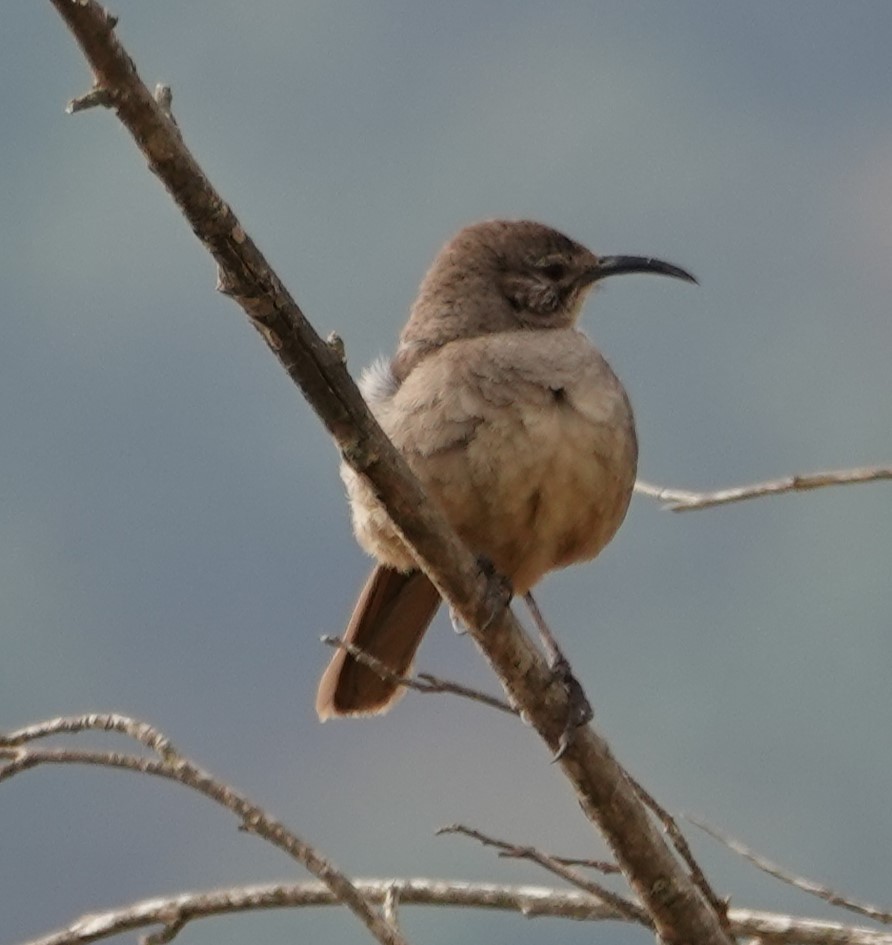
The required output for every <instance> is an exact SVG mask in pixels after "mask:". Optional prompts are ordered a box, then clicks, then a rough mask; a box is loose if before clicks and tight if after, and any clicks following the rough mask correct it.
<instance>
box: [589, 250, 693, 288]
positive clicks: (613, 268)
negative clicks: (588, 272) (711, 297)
mask: <svg viewBox="0 0 892 945" xmlns="http://www.w3.org/2000/svg"><path fill="white" fill-rule="evenodd" d="M626 272H654V273H656V274H657V275H660V276H673V277H674V278H675V279H684V281H685V282H693V283H694V285H699V283H698V282H697V280H696V279H695V278H694V276H692V275H691V274H690V273H689V272H688V271H687V270H685V269H682V268H681V267H680V266H673V265H672V263H667V262H663V260H662V259H653V258H652V257H650V256H600V257H598V266H597V268H596V269H594V270H593V271H592V281H593V282H595V281H597V280H598V279H604V278H606V277H607V276H620V275H622V274H623V273H626Z"/></svg>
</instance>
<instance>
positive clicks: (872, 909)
mask: <svg viewBox="0 0 892 945" xmlns="http://www.w3.org/2000/svg"><path fill="white" fill-rule="evenodd" d="M686 820H688V821H690V823H692V824H693V825H694V826H695V827H699V828H700V829H701V830H702V831H703V832H704V833H706V834H708V835H709V836H710V837H712V839H713V840H717V841H718V842H719V843H721V844H724V845H725V846H726V847H727V848H728V849H729V850H733V851H734V852H735V853H738V854H739V855H740V856H742V857H743V858H744V859H745V860H748V861H749V862H750V863H752V864H753V866H755V867H757V868H758V869H760V870H762V872H763V873H767V874H768V875H769V876H773V877H774V878H775V879H779V880H780V881H781V882H782V883H788V884H789V885H790V886H794V887H795V888H796V889H801V890H802V891H803V892H806V893H808V894H809V895H811V896H817V897H818V899H823V900H824V902H829V903H830V905H831V906H839V907H840V908H841V909H848V910H849V911H850V912H857V913H858V914H859V915H863V916H867V918H869V919H874V920H875V921H876V922H882V923H883V924H884V925H892V912H890V911H889V910H888V909H881V908H880V907H879V906H872V905H870V903H867V902H860V901H859V900H857V899H851V898H849V897H847V896H843V895H842V893H839V892H837V891H836V890H835V889H831V888H830V887H829V886H824V885H823V884H822V883H816V882H815V881H814V880H813V879H806V877H804V876H797V875H796V874H795V873H792V872H791V871H790V870H785V869H784V868H783V867H782V866H778V865H777V864H776V863H772V862H771V860H769V859H768V858H767V857H764V856H762V855H761V854H759V853H755V852H754V851H753V850H751V849H750V848H749V847H748V846H745V845H744V844H742V843H741V842H740V841H739V840H735V839H734V837H731V836H729V835H728V834H726V833H724V832H722V831H721V830H718V829H717V828H715V827H713V826H711V825H710V824H707V823H706V822H705V821H702V820H699V819H698V818H696V817H691V816H690V815H688V816H687V817H686Z"/></svg>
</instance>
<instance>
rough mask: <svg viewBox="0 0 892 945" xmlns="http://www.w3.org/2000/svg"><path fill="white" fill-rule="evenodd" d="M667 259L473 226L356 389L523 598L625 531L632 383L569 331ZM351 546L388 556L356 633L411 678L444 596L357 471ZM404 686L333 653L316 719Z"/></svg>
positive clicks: (363, 597)
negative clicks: (596, 301)
mask: <svg viewBox="0 0 892 945" xmlns="http://www.w3.org/2000/svg"><path fill="white" fill-rule="evenodd" d="M626 272H654V273H661V274H663V275H668V276H675V277H677V278H680V279H685V280H687V281H689V282H695V281H696V280H695V279H694V277H693V276H691V275H690V274H689V273H687V272H685V270H683V269H679V268H678V267H677V266H673V265H671V264H669V263H666V262H662V261H661V260H659V259H650V258H641V257H637V256H596V255H595V254H594V253H592V252H590V251H589V250H587V249H586V248H585V247H583V246H580V245H579V244H578V243H576V242H574V241H573V240H571V239H569V238H568V237H566V236H564V235H562V234H561V233H558V232H556V231H555V230H552V229H550V228H549V227H547V226H543V225H542V224H540V223H533V222H530V221H511V222H509V221H501V220H494V221H487V222H484V223H478V224H476V225H474V226H469V227H467V228H466V229H464V230H462V231H461V232H460V233H458V235H457V236H455V237H454V238H453V239H452V240H451V241H450V242H449V243H447V244H446V246H445V247H444V248H443V249H442V250H441V252H440V253H439V255H438V256H437V257H436V259H435V260H434V262H433V265H432V266H431V268H430V269H429V271H428V273H427V275H426V276H425V278H424V281H423V282H422V284H421V289H420V291H419V294H418V298H417V299H416V301H415V304H414V305H413V307H412V311H411V314H410V317H409V321H408V323H407V324H406V326H405V328H404V329H403V332H402V334H401V336H400V341H399V347H398V348H397V352H396V356H395V357H394V358H393V360H392V361H391V362H390V363H389V364H387V363H385V362H383V361H382V362H379V363H376V364H375V365H373V366H372V367H371V368H370V369H369V370H367V371H366V372H365V373H364V374H363V376H362V378H361V381H360V387H361V389H362V391H363V394H364V396H365V397H366V400H367V401H368V404H369V407H370V408H371V410H372V412H373V413H374V414H375V416H376V418H377V419H378V421H379V423H380V424H381V426H382V427H383V428H384V431H385V433H387V435H388V436H389V437H390V438H391V440H393V442H394V444H395V445H396V447H397V449H398V450H399V451H400V452H401V453H402V454H403V456H405V458H406V460H407V461H408V463H409V466H410V467H411V468H412V471H413V472H414V473H415V475H416V476H418V478H419V479H420V480H421V483H422V484H423V486H424V488H425V491H426V492H427V494H428V495H429V496H430V497H431V499H432V500H433V501H435V502H436V503H438V505H439V506H440V508H441V509H442V511H443V513H444V514H445V516H446V518H447V519H448V521H449V522H450V523H451V524H452V526H453V527H454V528H455V529H456V531H457V532H458V534H459V535H460V536H461V538H462V539H463V540H464V541H465V543H466V544H467V545H468V546H469V547H470V548H471V549H472V550H473V551H474V552H476V553H477V554H479V555H481V556H483V557H485V558H486V559H488V560H489V561H490V562H491V563H492V564H493V565H494V567H495V568H496V570H497V571H498V572H499V573H500V574H502V575H504V576H505V577H506V578H507V579H508V580H509V581H510V584H511V587H512V589H513V591H514V593H516V594H525V593H527V592H528V591H529V589H530V588H531V587H532V586H533V585H534V584H535V583H536V582H537V581H538V580H539V579H540V578H541V577H542V576H543V575H544V574H546V573H547V572H548V571H552V570H554V569H556V568H562V567H565V566H566V565H568V564H573V563H574V562H577V561H586V560H589V559H591V558H594V557H595V555H597V554H598V552H600V551H601V549H602V548H603V547H604V546H605V545H606V544H607V543H608V542H609V541H610V539H611V538H612V537H613V536H614V534H615V533H616V530H617V529H618V528H619V526H620V524H621V523H622V520H623V518H624V517H625V514H626V509H627V508H628V505H629V500H630V498H631V495H632V487H633V485H634V483H635V472H636V466H637V458H638V444H637V440H636V437H635V424H634V420H633V417H632V408H631V407H630V405H629V400H628V398H627V396H626V392H625V390H624V389H623V386H622V384H621V383H620V382H619V380H618V379H617V377H616V375H615V374H614V373H613V371H612V370H611V369H610V366H609V365H608V364H607V362H606V361H605V360H604V358H603V357H602V356H601V354H600V353H599V352H598V350H597V349H596V348H595V347H594V346H593V345H592V343H591V342H590V341H589V340H588V338H587V337H586V336H585V335H584V334H583V333H582V332H581V331H579V330H578V329H577V328H576V322H577V319H578V317H579V313H580V309H581V308H582V304H583V301H584V300H585V297H586V295H587V294H588V292H589V290H590V289H591V288H592V287H593V286H594V284H595V283H596V282H597V281H598V280H600V279H603V278H605V277H606V276H612V275H617V274H619V273H626ZM341 475H342V477H343V479H344V482H345V484H346V486H347V492H348V495H349V499H350V505H351V509H352V514H353V526H354V529H355V531H356V537H357V539H358V540H359V543H360V544H361V545H362V547H363V548H364V549H365V550H366V551H368V552H369V553H370V554H371V555H372V556H373V557H375V558H376V559H377V562H378V563H377V565H376V567H375V569H374V570H373V571H372V574H371V576H370V577H369V579H368V581H367V582H366V585H365V587H364V588H363V590H362V593H361V594H360V597H359V601H358V602H357V604H356V607H355V609H354V611H353V615H352V616H351V618H350V623H349V624H348V626H347V631H346V634H345V640H346V641H348V642H349V643H352V644H354V645H355V646H357V647H359V648H360V649H361V650H363V651H364V652H365V653H368V654H370V655H371V656H373V657H376V658H377V659H378V660H380V661H381V662H382V663H383V664H384V665H386V666H387V667H389V668H390V669H391V670H392V671H393V672H394V673H395V674H397V675H405V674H406V673H407V671H408V670H409V667H410V666H411V663H412V659H413V657H414V655H415V651H416V649H417V648H418V644H419V643H420V642H421V638H422V636H423V635H424V632H425V630H426V629H427V627H428V625H429V624H430V622H431V620H432V619H433V616H434V613H435V612H436V610H437V606H438V604H439V603H440V597H439V595H438V593H437V591H436V589H435V588H434V586H433V584H431V582H430V581H429V580H428V579H427V577H426V576H425V575H424V573H423V572H422V571H420V570H419V569H418V568H417V566H416V565H415V561H414V560H413V558H412V555H411V553H410V551H409V550H408V549H407V548H406V546H405V544H404V542H403V541H402V539H401V537H400V535H399V533H398V531H397V530H396V528H395V527H394V526H393V524H392V523H391V521H390V519H389V518H388V516H387V513H386V512H385V510H384V508H383V507H382V506H381V505H380V504H379V502H378V501H377V500H376V499H375V497H374V495H373V493H372V491H371V490H370V489H369V487H368V486H367V485H366V484H365V482H363V481H362V480H361V479H360V478H359V477H358V476H357V475H356V474H355V473H354V472H353V471H352V470H351V469H350V468H349V467H347V466H346V465H345V466H342V469H341ZM402 691H403V690H402V687H400V686H399V685H398V684H396V683H395V682H393V681H391V680H386V679H382V678H381V676H380V675H379V674H377V673H376V672H375V671H374V670H373V669H371V668H370V667H368V666H365V665H362V664H361V663H359V662H357V660H355V659H354V658H353V657H352V656H350V655H349V654H348V653H347V652H346V651H345V650H344V649H339V650H338V651H337V652H336V653H335V655H334V656H333V658H332V660H331V663H330V664H329V666H328V668H327V669H326V670H325V673H324V674H323V676H322V679H321V681H320V683H319V691H318V694H317V698H316V711H317V712H318V714H319V717H320V718H321V719H323V720H324V719H327V718H331V717H333V716H342V715H369V714H376V713H381V712H385V711H387V709H389V708H390V707H391V705H393V703H394V702H395V701H396V700H397V699H398V698H399V696H400V695H401V693H402Z"/></svg>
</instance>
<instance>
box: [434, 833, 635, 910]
mask: <svg viewBox="0 0 892 945" xmlns="http://www.w3.org/2000/svg"><path fill="white" fill-rule="evenodd" d="M448 833H456V834H461V835H462V836H465V837H470V838H471V839H472V840H477V841H479V842H480V843H482V844H483V846H485V847H495V848H496V849H497V850H499V851H500V852H499V856H506V857H511V858H514V859H519V860H529V861H530V862H531V863H536V864H537V865H539V866H541V867H542V868H543V869H546V870H548V872H549V873H553V874H554V875H555V876H560V877H561V879H564V880H566V881H567V882H568V883H570V884H571V885H573V886H576V887H577V888H578V889H581V890H583V891H584V892H587V893H590V894H591V895H593V896H597V897H598V899H600V900H601V901H602V902H604V903H606V904H607V905H609V906H611V907H612V908H613V909H615V910H616V911H617V912H618V913H620V915H622V916H624V917H625V918H626V919H629V920H630V921H632V922H638V923H640V924H641V925H644V926H646V927H647V928H653V920H652V919H651V917H650V916H649V915H648V914H647V912H646V911H645V910H644V909H642V908H641V906H639V905H638V904H637V903H634V902H632V901H631V900H629V899H626V898H625V896H620V895H619V894H618V893H615V892H612V891H611V890H609V889H607V887H606V886H602V885H601V884H600V883H595V882H593V881H592V880H590V879H589V878H588V877H587V876H583V875H582V873H578V872H576V870H573V869H570V867H568V866H566V865H565V864H564V863H563V862H561V861H560V860H558V859H556V858H555V857H553V856H549V855H548V854H547V853H544V852H543V851H542V850H538V849H536V847H522V846H517V845H516V844H513V843H508V842H507V841H505V840H498V839H496V838H495V837H490V836H489V835H487V834H485V833H482V832H481V831H479V830H475V829H474V828H473V827H465V826H464V825H462V824H450V825H449V826H448V827H440V829H439V830H437V836H441V835H443V834H448Z"/></svg>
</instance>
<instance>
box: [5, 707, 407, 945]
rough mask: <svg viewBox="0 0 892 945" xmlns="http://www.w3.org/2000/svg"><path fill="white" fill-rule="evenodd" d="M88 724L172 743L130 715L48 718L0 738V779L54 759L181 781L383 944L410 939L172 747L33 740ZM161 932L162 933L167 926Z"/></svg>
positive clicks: (301, 845) (283, 831)
mask: <svg viewBox="0 0 892 945" xmlns="http://www.w3.org/2000/svg"><path fill="white" fill-rule="evenodd" d="M87 730H98V731H109V730H114V731H118V732H122V733H124V734H128V735H132V736H133V737H134V738H136V739H137V740H138V741H139V742H140V743H142V744H153V745H156V746H157V744H158V743H159V740H160V743H161V744H162V745H164V746H169V745H170V742H169V741H168V740H167V739H166V738H165V737H164V736H163V735H161V733H160V732H158V731H157V730H156V729H154V728H153V727H152V726H150V725H147V724H146V723H144V722H140V721H138V720H136V719H128V718H127V717H125V716H111V715H82V716H71V717H68V718H59V719H49V720H47V721H44V722H39V723H37V724H36V725H31V726H28V727H27V728H24V729H20V730H19V731H17V732H12V733H11V734H10V735H8V736H7V737H6V738H5V739H0V783H2V782H3V781H7V780H9V779H11V778H13V777H15V776H16V775H17V774H21V773H22V772H24V771H29V770H31V769H32V768H36V767H38V766H40V765H51V764H76V765H97V766H100V767H105V768H117V769H119V770H122V771H132V772H135V773H138V774H147V775H153V776H155V777H160V778H166V779H167V780H170V781H176V782H178V783H179V784H183V785H185V786H186V787H188V788H191V789H192V790H193V791H197V792H198V793H199V794H203V795H204V796H205V797H208V798H210V799H211V800H213V801H215V802H216V803H217V804H219V805H220V806H221V807H224V808H226V809H227V810H229V811H231V812H232V813H234V814H236V815H237V816H238V818H239V819H240V821H241V823H242V825H243V827H244V828H245V829H246V830H248V831H249V832H251V833H254V834H256V835H257V836H259V837H262V838H263V839H264V840H266V841H267V842H269V843H271V844H272V845H273V846H275V847H277V848H278V849H279V850H282V851H283V852H285V853H287V854H288V856H290V857H291V858H292V859H294V860H296V861H297V862H298V863H300V864H301V865H303V866H304V867H305V868H306V869H307V870H308V871H309V872H310V873H312V874H313V875H314V876H316V877H317V878H318V879H320V880H322V882H324V883H325V884H326V886H327V887H328V888H329V889H330V890H331V892H332V894H333V895H334V896H336V897H337V898H338V899H339V900H340V901H341V902H343V903H344V904H345V905H347V906H348V907H349V908H350V909H351V910H352V911H353V912H354V913H355V914H356V915H357V916H358V918H359V919H360V920H361V921H362V922H363V923H364V924H365V926H366V928H368V930H369V931H370V932H371V933H372V935H374V936H375V938H376V939H377V940H378V941H379V942H380V943H381V945H406V942H405V939H404V938H403V937H402V936H401V935H400V934H399V932H397V930H396V929H394V928H393V927H392V926H391V925H390V923H389V922H388V921H387V920H386V919H385V918H384V917H383V916H382V915H381V913H380V912H379V911H378V909H376V908H375V906H374V905H372V904H371V903H370V902H369V901H368V900H367V899H366V898H365V897H364V896H363V895H362V894H361V893H360V892H359V891H358V890H357V889H356V887H355V886H354V885H353V884H352V883H351V882H350V880H349V879H348V878H347V876H346V875H344V873H342V872H341V871H340V870H339V869H337V868H336V867H335V866H334V865H333V864H332V863H331V862H330V861H329V860H327V859H326V858H324V857H323V856H322V855H321V854H320V853H319V852H318V851H317V850H316V849H315V848H314V847H312V846H311V845H310V844H308V843H307V842H306V841H304V840H302V839H300V837H298V836H297V835H296V834H295V833H294V832H293V831H291V830H289V828H288V827H286V826H285V825H284V824H283V823H281V822H279V821H277V820H276V819H275V818H273V817H271V816H270V815H269V814H267V813H266V812H265V811H264V810H263V809H262V808H261V807H258V805H257V804H255V803H253V802H252V801H251V800H249V799H248V798H247V797H246V796H244V795H243V794H240V793H238V792H237V791H236V790H235V789H233V788H232V787H230V786H229V785H228V784H225V783H224V782H222V781H219V780H217V779H216V778H215V777H213V775H211V774H209V773H208V772H207V771H205V770H203V769H202V768H200V767H198V765H196V764H194V763H193V762H191V761H190V760H188V759H187V758H185V757H183V756H182V755H179V754H176V753H174V752H172V751H169V752H168V753H166V754H165V755H162V756H160V757H158V758H146V757H143V756H139V755H130V754H125V753H122V752H111V751H93V750H88V749H62V748H42V747H34V745H33V743H34V742H35V741H37V740H39V739H41V738H46V737H49V736H51V735H55V734H59V733H70V732H77V731H87ZM176 920H177V917H176V916H173V917H172V918H171V919H170V922H167V921H166V920H165V924H167V925H171V928H172V929H173V934H175V933H176V929H175V928H173V926H174V925H175V923H176ZM160 934H162V935H163V931H162V933H160Z"/></svg>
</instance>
